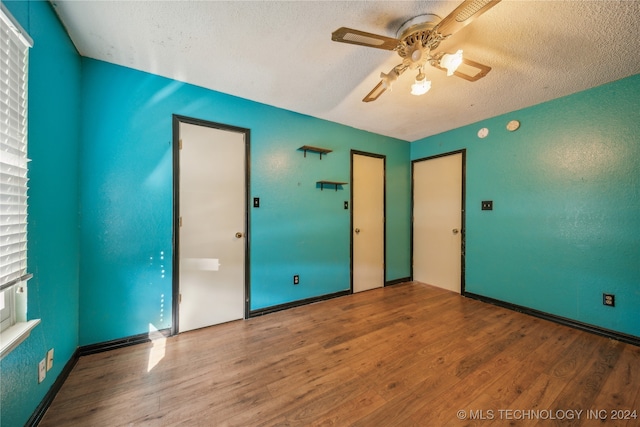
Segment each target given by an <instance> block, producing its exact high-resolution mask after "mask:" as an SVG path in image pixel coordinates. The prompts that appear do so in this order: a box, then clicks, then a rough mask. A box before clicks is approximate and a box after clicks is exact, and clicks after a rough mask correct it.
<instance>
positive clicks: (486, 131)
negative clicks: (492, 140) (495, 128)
mask: <svg viewBox="0 0 640 427" xmlns="http://www.w3.org/2000/svg"><path fill="white" fill-rule="evenodd" d="M487 135H489V129H487V128H482V129H480V130H479V131H478V138H486V137H487Z"/></svg>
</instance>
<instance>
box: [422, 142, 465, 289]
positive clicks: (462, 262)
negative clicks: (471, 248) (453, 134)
mask: <svg viewBox="0 0 640 427" xmlns="http://www.w3.org/2000/svg"><path fill="white" fill-rule="evenodd" d="M456 154H462V159H461V162H462V168H461V169H462V188H461V189H460V190H461V191H460V193H461V195H462V203H461V205H460V206H461V212H460V230H461V231H460V295H465V294H466V291H465V277H466V274H465V256H466V255H465V240H466V235H467V226H466V219H465V216H466V203H465V200H466V188H467V149H466V148H463V149H460V150H456V151H449V152H447V153H442V154H436V155H434V156H428V157H422V158H419V159H415V160H412V161H411V256H410V259H411V261H410V262H411V280H413V209H414V193H415V181H414V173H413V171H414V166H415V164H416V163H418V162H424V161H427V160H433V159H437V158H440V157H447V156H453V155H456Z"/></svg>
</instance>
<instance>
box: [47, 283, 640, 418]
mask: <svg viewBox="0 0 640 427" xmlns="http://www.w3.org/2000/svg"><path fill="white" fill-rule="evenodd" d="M639 388H640V348H639V347H636V346H633V345H629V344H624V343H621V342H618V341H614V340H610V339H607V338H604V337H600V336H596V335H592V334H589V333H586V332H582V331H578V330H575V329H572V328H569V327H565V326H562V325H558V324H555V323H552V322H548V321H545V320H542V319H538V318H535V317H530V316H528V315H524V314H521V313H517V312H514V311H510V310H507V309H503V308H500V307H495V306H492V305H489V304H485V303H482V302H479V301H475V300H471V299H467V298H464V297H461V296H460V295H457V294H454V293H451V292H448V291H445V290H441V289H438V288H434V287H431V286H428V285H424V284H421V283H417V282H410V283H405V284H399V285H394V286H391V287H387V288H383V289H377V290H372V291H368V292H363V293H360V294H355V295H349V296H346V297H341V298H336V299H332V300H329V301H324V302H320V303H316V304H311V305H307V306H303V307H298V308H294V309H290V310H286V311H281V312H277V313H273V314H269V315H266V316H262V317H258V318H253V319H249V320H245V321H237V322H232V323H227V324H223V325H218V326H214V327H211V328H205V329H201V330H197V331H192V332H188V333H184V334H181V335H178V336H175V337H170V338H167V339H161V340H156V341H154V342H152V343H148V344H141V345H136V346H132V347H127V348H123V349H119V350H113V351H109V352H105V353H99V354H94V355H90V356H86V357H82V358H80V360H79V361H78V363H77V365H76V367H75V368H74V370H73V371H72V373H71V375H70V376H69V378H68V379H67V381H66V383H65V384H64V385H63V387H62V389H61V390H60V392H59V393H58V395H57V397H56V398H55V400H54V402H53V404H52V406H51V407H50V408H49V410H48V411H47V413H46V414H45V417H44V419H43V420H42V422H41V423H40V425H41V426H43V427H46V426H130V425H134V426H138V425H140V426H174V425H181V426H368V427H371V426H436V427H438V426H483V427H485V426H487V427H488V426H504V425H513V426H555V425H562V426H565V425H566V426H603V425H604V426H621V427H631V426H639V425H640V419H638V418H637V417H636V418H631V417H632V416H633V411H636V415H637V416H640V414H639V413H638V412H640V394H639V393H638V390H639ZM578 411H582V412H578ZM614 411H619V412H614ZM624 411H629V412H624ZM616 415H620V416H622V417H623V418H624V417H625V415H628V416H629V417H627V418H629V419H618V420H616V419H612V418H613V417H614V416H616Z"/></svg>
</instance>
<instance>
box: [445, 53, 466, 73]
mask: <svg viewBox="0 0 640 427" xmlns="http://www.w3.org/2000/svg"><path fill="white" fill-rule="evenodd" d="M460 64H462V50H458V51H457V52H456V53H453V54H452V53H445V54H444V55H442V59H441V60H440V65H441V66H442V68H446V69H447V76H452V75H453V73H455V71H456V70H457V69H458V67H459V66H460Z"/></svg>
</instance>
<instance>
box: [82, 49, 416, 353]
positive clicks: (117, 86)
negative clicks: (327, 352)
mask: <svg viewBox="0 0 640 427" xmlns="http://www.w3.org/2000/svg"><path fill="white" fill-rule="evenodd" d="M82 63H83V80H82V93H83V128H82V141H83V149H82V154H81V162H80V163H81V176H82V184H81V190H80V193H81V196H80V200H81V206H82V208H81V223H80V229H81V239H80V240H81V243H80V245H81V253H82V262H81V273H80V277H81V283H82V288H81V292H80V344H81V345H86V344H92V343H97V342H103V341H107V340H112V339H117V338H122V337H126V336H130V335H135V334H140V333H144V332H148V331H149V327H150V325H152V326H153V327H154V328H158V329H162V328H168V327H170V325H171V313H170V307H171V287H172V284H171V274H172V270H171V257H172V246H171V245H172V173H173V170H172V114H179V115H183V116H189V117H194V118H198V119H203V120H209V121H213V122H218V123H224V124H228V125H233V126H239V127H244V128H249V129H250V130H251V148H250V152H251V179H250V186H251V190H250V197H251V198H252V197H260V201H261V203H260V208H257V209H253V208H251V209H250V215H251V219H250V231H251V235H250V239H251V253H250V269H251V276H250V281H251V294H250V305H251V309H254V310H255V309H259V308H265V307H270V306H273V305H277V304H282V303H287V302H292V301H297V300H301V299H305V298H310V297H316V296H321V295H326V294H331V293H334V292H338V291H342V290H348V289H349V284H350V283H349V281H350V276H349V274H350V273H349V271H350V266H349V257H350V255H349V251H350V249H349V244H350V240H349V239H350V231H349V230H350V225H349V215H350V211H347V210H344V209H343V202H344V201H345V200H349V198H350V187H349V186H348V185H346V186H344V187H343V188H342V189H340V190H339V191H333V190H324V191H320V189H318V188H316V181H318V180H321V179H329V180H339V181H346V182H348V181H350V150H351V149H357V150H362V151H368V152H373V153H378V154H384V155H386V156H387V186H388V192H387V194H388V210H387V225H388V229H387V230H388V232H387V253H388V257H387V279H388V280H393V279H397V278H402V277H408V276H409V274H410V271H409V232H410V231H409V226H408V218H409V205H410V204H409V197H410V192H409V191H410V190H409V170H410V167H409V144H408V143H407V142H405V141H400V140H396V139H392V138H388V137H384V136H380V135H375V134H372V133H368V132H363V131H359V130H356V129H353V128H350V127H346V126H343V125H339V124H335V123H331V122H327V121H324V120H319V119H316V118H312V117H309V116H304V115H301V114H297V113H292V112H289V111H285V110H282V109H278V108H274V107H271V106H267V105H264V104H259V103H255V102H251V101H248V100H244V99H240V98H236V97H232V96H229V95H225V94H221V93H218V92H214V91H210V90H207V89H203V88H201V87H197V86H193V85H188V84H184V83H181V82H177V81H174V80H170V79H166V78H162V77H159V76H155V75H151V74H147V73H143V72H139V71H135V70H132V69H128V68H124V67H120V66H116V65H113V64H108V63H105V62H101V61H96V60H92V59H86V58H83V60H82ZM302 145H314V146H321V147H326V148H330V149H333V150H334V151H333V152H332V153H330V154H328V155H326V156H323V159H322V160H319V158H318V155H317V154H313V153H308V154H307V157H306V158H305V157H303V153H302V151H299V150H298V148H299V147H300V146H302ZM161 256H162V257H163V259H160V257H161ZM294 274H298V275H300V284H299V285H297V286H294V285H293V284H292V276H293V275H294ZM161 304H164V308H163V309H161Z"/></svg>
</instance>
